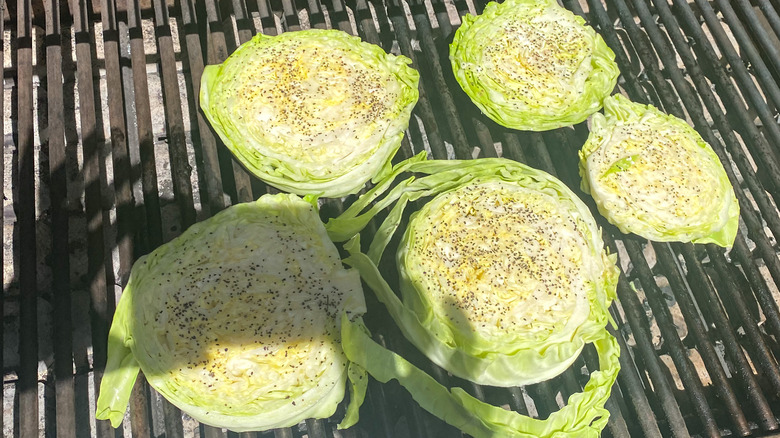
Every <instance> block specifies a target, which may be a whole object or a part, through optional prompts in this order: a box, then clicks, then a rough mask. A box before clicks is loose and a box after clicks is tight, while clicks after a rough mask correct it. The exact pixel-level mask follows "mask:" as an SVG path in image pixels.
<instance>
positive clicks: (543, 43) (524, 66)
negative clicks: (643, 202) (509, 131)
mask: <svg viewBox="0 0 780 438" xmlns="http://www.w3.org/2000/svg"><path fill="white" fill-rule="evenodd" d="M614 59H615V55H614V53H613V52H612V50H610V48H609V47H607V45H606V44H605V43H604V40H602V38H601V36H599V35H598V34H596V32H595V31H594V30H593V29H592V28H591V27H589V26H586V25H585V20H584V19H583V18H582V17H579V16H576V15H574V14H573V13H571V12H570V11H568V10H566V9H564V8H562V7H560V6H559V5H558V3H557V2H556V1H555V0H541V1H540V0H507V1H505V2H503V3H501V4H498V3H494V2H491V3H489V4H488V5H487V6H486V7H485V10H484V11H483V13H482V14H481V15H478V16H472V15H466V16H465V17H464V19H463V24H462V25H461V26H460V28H459V29H458V31H457V32H456V33H455V37H454V39H453V41H452V44H451V45H450V61H451V63H452V70H453V72H454V74H455V78H456V79H457V81H458V83H459V84H460V85H461V87H462V88H463V90H464V91H465V92H466V94H468V96H469V97H470V98H471V100H472V101H473V102H474V104H475V105H476V106H477V107H479V109H480V110H482V112H483V113H485V114H486V115H487V116H488V117H490V118H491V119H492V120H494V121H495V122H497V123H499V124H501V125H503V126H506V127H509V128H514V129H521V130H529V131H545V130H549V129H554V128H559V127H561V126H567V125H571V124H575V123H579V122H582V121H583V120H585V119H586V118H588V116H589V115H591V114H593V113H594V112H596V111H598V110H599V108H601V101H602V100H603V99H604V97H606V96H609V94H610V93H611V92H612V89H613V88H614V87H615V84H616V82H617V77H618V74H619V69H618V67H617V64H615V61H614Z"/></svg>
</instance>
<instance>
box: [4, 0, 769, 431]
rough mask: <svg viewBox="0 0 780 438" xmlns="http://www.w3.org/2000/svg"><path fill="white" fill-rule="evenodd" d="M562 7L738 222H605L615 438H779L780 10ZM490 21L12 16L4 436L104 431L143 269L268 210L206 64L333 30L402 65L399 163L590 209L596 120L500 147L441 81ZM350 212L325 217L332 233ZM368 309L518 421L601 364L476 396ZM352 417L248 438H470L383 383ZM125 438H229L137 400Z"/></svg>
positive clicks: (73, 12)
mask: <svg viewBox="0 0 780 438" xmlns="http://www.w3.org/2000/svg"><path fill="white" fill-rule="evenodd" d="M93 2H94V3H93ZM399 2H400V3H399ZM3 3H4V4H5V3H6V2H3ZM563 5H564V6H565V7H567V8H569V9H571V10H572V11H574V12H575V13H577V14H580V15H583V16H584V17H585V18H586V20H587V21H588V22H589V23H590V24H591V25H593V26H594V27H595V28H596V29H597V31H598V32H599V33H600V34H601V35H602V36H603V38H604V40H605V41H606V42H607V44H608V45H609V46H610V47H611V48H612V49H613V50H614V51H615V53H616V56H617V62H618V64H619V66H620V69H621V72H622V75H621V78H620V80H619V83H618V87H619V91H620V92H622V93H624V94H627V95H628V96H629V97H630V98H631V99H632V100H634V101H638V102H643V103H652V104H654V105H656V106H658V107H659V108H662V109H663V110H664V111H666V112H667V113H671V114H674V115H676V116H678V117H681V118H683V119H686V120H688V121H689V123H690V124H692V125H693V126H695V127H696V129H697V130H698V131H699V132H700V133H701V134H702V136H703V138H704V139H705V140H706V141H708V142H709V143H710V144H711V145H712V146H713V149H714V150H715V152H716V153H717V154H718V156H719V157H720V159H721V161H723V162H724V163H725V167H726V171H727V173H728V175H729V178H730V179H731V181H732V184H733V185H734V187H735V189H736V192H737V198H738V199H739V202H740V205H741V208H742V213H741V219H742V220H741V224H740V233H739V234H738V235H737V240H736V243H735V245H734V247H733V249H731V250H730V251H724V250H723V249H721V248H719V247H716V246H712V245H706V246H702V245H690V244H657V243H652V244H651V243H648V242H647V241H645V240H642V239H639V238H637V237H635V236H626V235H623V234H621V233H619V232H618V231H617V230H616V229H615V228H614V227H612V226H610V225H609V224H607V223H606V221H604V220H603V219H602V218H600V217H599V216H598V215H596V216H597V218H598V219H599V221H600V223H601V225H602V226H603V227H604V231H605V241H606V242H607V244H608V246H610V247H611V249H612V250H613V251H616V252H618V254H619V264H620V266H621V268H622V271H623V273H624V275H622V276H621V282H620V284H619V288H618V301H617V302H616V303H615V304H614V305H613V308H612V310H613V315H614V317H615V320H616V321H617V322H618V329H617V330H616V331H615V333H616V334H617V335H618V339H619V341H620V345H621V347H622V350H623V354H622V355H621V363H622V371H621V373H620V376H619V378H618V383H617V384H616V386H615V387H614V389H613V397H612V399H611V400H610V401H609V403H608V404H607V407H608V408H609V410H610V411H611V413H612V416H611V418H610V422H609V424H608V426H607V428H606V430H605V433H604V436H613V437H627V436H636V437H642V436H648V437H687V436H702V437H717V436H761V437H763V436H780V430H779V428H780V427H779V426H778V416H780V366H779V365H778V358H779V357H780V344H779V343H778V341H780V313H779V312H778V297H779V296H780V293H779V292H778V284H780V258H779V257H778V248H777V241H776V236H777V235H778V233H780V214H779V213H778V210H777V208H776V202H777V200H778V195H780V152H778V147H779V146H780V124H779V122H780V116H779V115H778V108H780V85H778V84H779V83H780V40H778V38H779V37H780V16H779V15H778V13H779V12H780V1H777V0H754V1H753V2H750V1H748V0H734V1H728V0H713V1H706V0H690V1H686V0H608V1H606V2H603V1H602V0H587V1H586V0H579V1H575V0H566V1H563ZM483 7H484V3H483V2H482V0H474V3H472V2H471V1H468V2H467V1H463V0H458V1H455V2H454V3H453V2H452V1H450V0H446V1H444V0H431V1H425V2H421V1H419V0H414V1H410V2H406V1H404V0H387V1H386V2H382V1H381V0H376V1H374V0H350V1H347V3H346V4H345V3H342V0H323V1H322V2H320V1H318V0H297V1H295V2H293V0H270V3H267V2H266V1H265V0H259V1H255V0H232V1H227V0H225V1H222V2H218V1H216V0H197V1H196V0H175V1H174V0H171V1H168V2H167V4H166V2H165V1H164V0H150V1H148V0H146V1H141V2H138V1H137V0H135V1H133V0H118V1H117V2H116V3H114V2H113V1H112V0H102V1H101V2H98V1H97V0H91V1H90V0H70V1H68V2H65V1H62V2H59V3H58V0H43V1H42V2H41V1H34V2H31V1H30V0H19V1H18V4H17V2H13V1H11V2H8V5H7V11H6V14H5V16H6V17H7V19H6V21H4V22H2V24H1V25H0V26H2V27H3V29H2V31H0V33H1V34H2V35H3V41H4V44H3V45H2V46H0V50H2V55H3V60H4V63H3V78H4V92H3V94H2V101H1V102H2V105H3V115H4V116H3V118H2V125H1V126H0V129H2V133H3V135H4V137H3V138H4V145H5V147H4V149H3V152H4V153H3V159H4V161H3V166H2V167H0V168H2V170H3V176H4V179H3V182H4V192H3V193H4V195H5V198H4V199H5V202H4V214H3V216H2V217H3V231H4V238H3V243H4V251H3V253H2V257H3V273H4V282H3V284H4V295H3V300H2V301H1V302H0V303H2V314H3V317H4V319H3V325H2V326H1V327H2V330H3V333H2V339H3V344H2V347H3V348H2V363H3V370H4V373H3V377H4V379H3V402H4V406H3V407H4V409H3V415H2V417H0V421H2V430H3V432H4V434H5V436H22V437H37V436H47V437H49V436H55V434H56V436H57V437H60V438H62V437H74V436H78V437H86V436H96V437H101V438H104V437H109V436H112V437H113V436H115V435H114V433H115V432H114V431H113V430H112V429H111V428H110V426H109V424H108V422H106V421H100V422H95V420H94V402H95V388H96V387H98V386H99V381H100V378H101V374H102V370H103V367H104V364H105V360H106V357H105V356H106V349H105V345H106V336H107V331H108V327H109V324H110V318H111V316H110V315H111V309H112V308H113V307H114V304H115V300H116V296H117V295H118V294H119V293H120V292H121V288H122V286H123V285H124V284H125V282H126V281H127V278H128V274H129V271H130V267H131V265H132V262H133V261H134V260H135V259H136V258H137V257H138V256H140V255H142V254H144V253H147V252H149V251H150V250H152V249H153V248H155V247H157V246H159V245H160V244H161V243H163V242H165V241H168V240H170V239H171V238H173V237H174V236H176V235H178V234H180V233H181V231H182V230H183V229H185V228H186V227H188V226H189V225H191V224H193V223H194V222H196V221H198V220H201V219H203V218H206V217H208V216H210V215H212V214H214V213H215V212H217V211H219V210H221V209H223V208H224V207H225V206H227V205H230V204H233V203H237V202H242V201H248V200H251V199H254V198H257V197H258V196H260V195H261V194H263V193H266V192H268V188H267V187H266V186H264V185H262V184H260V183H259V182H258V181H257V180H255V179H252V178H250V177H249V175H248V174H247V173H246V172H245V171H244V170H243V169H242V168H241V167H240V165H238V164H237V163H236V162H234V161H232V158H231V156H230V154H229V152H227V150H226V149H225V148H224V146H223V145H221V144H220V143H219V140H218V139H217V138H216V136H215V134H214V133H213V131H211V130H210V128H209V126H208V124H207V122H206V120H205V118H204V117H203V115H202V113H200V112H199V111H198V110H197V104H196V100H195V97H196V96H197V94H198V91H199V90H198V86H199V80H200V75H201V72H202V70H203V66H204V65H205V64H212V63H217V62H220V61H222V60H224V59H225V58H226V57H227V55H228V54H229V53H230V52H231V51H232V50H233V49H234V48H235V47H236V46H237V45H238V44H240V43H241V42H244V41H247V40H248V39H249V38H251V36H252V35H253V34H255V33H257V32H262V33H265V34H276V33H279V32H283V31H293V30H298V29H305V28H310V27H316V28H337V29H341V30H344V31H346V32H349V33H351V34H355V35H359V36H360V37H361V38H363V39H364V40H365V41H368V42H371V43H375V44H378V45H380V46H382V47H383V48H384V49H385V50H387V51H391V52H393V53H396V54H399V53H400V54H404V55H406V56H408V57H410V58H412V60H413V61H414V65H413V66H414V67H415V68H416V69H418V70H419V71H420V73H421V94H420V101H419V103H418V105H417V107H416V108H415V110H414V112H413V117H412V121H411V124H410V128H409V130H408V135H407V137H406V139H405V140H404V143H403V145H402V147H401V151H400V152H399V154H398V155H397V157H396V160H397V161H398V160H400V159H403V158H406V157H410V156H411V155H413V154H414V153H416V152H419V151H421V150H424V149H425V150H428V151H429V153H430V155H431V156H432V157H434V158H440V159H444V158H473V157H477V156H479V157H495V156H504V157H508V158H511V159H515V160H518V161H521V162H524V163H527V164H529V165H531V166H533V167H536V168H540V169H543V170H546V171H548V172H550V173H553V174H555V175H557V176H558V177H559V178H561V179H562V180H563V181H564V182H565V183H567V184H568V185H569V186H570V187H572V188H573V189H574V190H575V191H577V192H578V193H580V194H581V192H579V189H578V187H579V175H578V172H577V153H576V152H577V150H578V149H579V147H580V146H581V145H582V144H583V143H584V141H585V138H586V137H587V134H588V130H587V125H586V124H585V123H583V124H580V125H577V126H575V127H574V128H562V129H558V130H555V131H550V132H545V133H528V132H519V131H512V130H508V129H505V128H502V127H500V126H498V125H496V124H495V123H493V122H491V121H490V120H488V119H487V118H486V117H484V116H482V115H480V114H479V111H478V110H476V108H475V107H474V106H473V105H472V104H471V102H470V101H469V100H468V98H467V97H466V96H465V94H464V93H463V92H462V91H461V89H460V87H459V86H458V85H457V83H456V82H455V80H454V79H453V77H452V72H451V68H450V64H449V60H448V58H447V56H448V44H449V42H450V41H451V40H452V35H453V32H454V30H455V29H457V26H458V25H459V24H460V18H459V17H460V16H462V15H464V14H466V13H468V12H471V13H478V12H480V11H481V10H482V8H483ZM582 197H583V199H584V200H585V201H586V202H587V203H588V204H589V206H591V207H594V205H593V202H592V200H591V199H590V198H589V197H587V196H585V195H583V196H582ZM350 200H351V199H347V200H346V201H345V202H347V203H348V202H350ZM341 205H342V204H340V203H338V202H330V203H328V204H326V205H325V206H323V212H324V214H325V215H335V214H337V212H338V211H339V210H340V208H341ZM594 212H595V208H594ZM386 271H387V272H392V270H386ZM366 295H367V300H368V302H369V314H370V316H369V317H367V318H366V321H367V323H368V325H369V328H370V329H371V330H372V333H373V334H374V338H375V339H377V340H379V341H381V342H383V343H384V344H385V345H386V346H388V347H389V348H391V349H393V350H395V351H397V352H399V353H401V354H403V355H404V356H405V357H407V358H409V359H410V360H412V361H413V362H414V363H416V364H418V365H419V366H421V367H422V368H423V369H424V370H426V371H428V372H430V373H431V374H432V375H433V376H435V377H436V378H437V379H438V380H439V381H440V382H442V383H444V384H446V385H451V386H454V385H458V386H462V387H464V388H465V389H466V390H467V391H469V392H470V393H472V394H474V395H475V396H477V397H478V398H481V399H484V400H486V401H489V402H491V403H493V404H497V405H502V406H505V407H507V408H510V409H514V410H517V411H519V412H522V413H528V414H530V415H533V416H538V417H542V418H544V417H546V416H547V415H548V414H549V413H550V412H551V411H554V410H557V409H558V404H559V403H562V402H563V401H564V400H566V399H567V397H568V396H569V395H570V394H571V393H573V392H578V391H580V390H581V388H582V385H583V384H584V382H585V381H586V380H587V374H586V373H583V372H582V370H583V367H588V368H589V369H592V368H590V367H592V366H594V365H595V364H596V360H595V354H594V351H592V350H591V349H586V350H585V351H584V353H583V355H582V357H580V358H579V359H578V360H577V361H576V362H575V364H574V365H573V366H572V368H571V369H569V370H568V371H566V372H565V373H564V374H563V375H561V376H559V377H557V378H555V379H553V380H551V381H548V382H544V383H540V384H536V385H532V386H529V387H524V388H514V389H496V388H490V387H479V386H476V385H474V384H471V383H469V382H465V381H461V380H458V379H455V378H451V377H449V376H447V375H446V373H445V372H443V371H442V370H441V369H438V368H436V367H435V366H433V365H432V364H430V363H429V362H427V361H426V360H425V359H424V357H423V356H422V355H421V354H420V353H419V352H417V351H416V350H415V349H414V348H413V347H411V345H410V344H409V343H408V342H407V341H406V340H405V339H404V338H403V337H402V336H401V335H400V332H399V331H398V329H397V328H396V327H395V326H394V325H393V323H392V321H391V320H390V318H389V317H388V316H387V314H386V312H385V309H384V308H383V307H382V306H381V305H380V304H378V303H377V301H376V299H375V298H373V296H372V294H371V293H370V292H369V291H368V290H367V294H366ZM361 414H362V418H361V421H360V423H358V425H357V426H356V427H354V428H352V429H349V430H346V431H338V430H336V424H337V423H338V421H340V419H341V417H342V416H343V409H342V410H340V411H339V412H337V413H336V415H335V416H334V418H332V419H325V420H316V421H312V420H309V421H306V422H305V423H302V424H300V425H299V426H297V427H294V428H290V429H284V430H276V431H272V432H265V433H245V434H241V436H242V437H269V438H270V437H275V438H288V437H303V436H308V437H310V438H322V437H372V438H373V437H456V436H460V433H459V432H458V431H457V430H455V429H453V428H451V427H449V426H447V425H445V424H443V423H442V422H440V421H439V420H437V419H436V418H434V417H433V416H431V415H430V414H428V413H427V412H425V411H423V410H421V409H420V408H419V407H418V406H417V405H416V404H415V403H414V402H413V401H412V400H411V398H410V397H409V395H408V394H407V393H406V392H405V391H404V390H403V389H402V388H401V387H400V386H398V385H397V384H396V383H393V382H391V383H389V384H386V385H380V384H378V383H376V382H375V381H372V382H371V383H370V385H369V392H368V397H367V400H366V403H365V405H364V407H363V409H362V410H361ZM117 433H118V434H119V435H116V436H120V435H123V436H127V437H129V436H131V434H132V436H137V437H145V436H155V437H157V436H162V435H164V436H167V437H176V438H177V437H185V436H186V437H191V436H200V437H226V436H237V435H236V434H233V433H228V432H225V431H222V430H218V429H214V428H210V427H206V426H201V425H198V424H197V423H195V422H194V421H192V420H190V419H189V418H187V417H186V416H183V415H182V414H181V412H179V411H178V410H177V409H176V408H174V407H172V406H171V405H170V404H168V403H167V402H165V401H164V400H162V399H161V398H160V397H159V396H158V395H157V394H156V393H155V392H154V391H152V390H150V389H149V388H148V386H146V384H145V383H139V384H137V387H136V391H135V392H134V396H133V398H132V400H131V409H130V411H129V415H128V417H127V418H126V421H125V422H124V425H123V428H122V429H120V430H119V431H118V432H117Z"/></svg>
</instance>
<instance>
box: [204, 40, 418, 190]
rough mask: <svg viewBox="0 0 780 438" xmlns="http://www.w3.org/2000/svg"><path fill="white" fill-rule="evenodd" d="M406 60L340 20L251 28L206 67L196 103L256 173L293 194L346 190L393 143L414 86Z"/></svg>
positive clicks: (378, 165) (383, 161)
mask: <svg viewBox="0 0 780 438" xmlns="http://www.w3.org/2000/svg"><path fill="white" fill-rule="evenodd" d="M410 63H411V60H410V59H408V58H406V57H404V56H394V55H391V54H388V53H386V52H385V51H384V50H383V49H382V48H381V47H379V46H376V45H373V44H369V43H366V42H363V41H361V40H360V38H358V37H354V36H350V35H348V34H347V33H345V32H342V31H339V30H321V29H311V30H304V31H296V32H286V33H282V34H280V35H278V36H266V35H262V34H257V35H256V36H255V37H254V38H252V40H250V41H248V42H246V43H245V44H242V45H241V46H240V47H239V48H238V49H236V51H235V52H234V53H233V54H231V55H230V56H229V57H228V59H227V60H226V61H225V62H224V63H222V64H221V65H212V66H207V67H206V68H205V70H204V71H203V77H202V80H201V83H202V85H201V93H200V106H201V108H202V109H203V112H204V113H205V115H206V117H207V118H208V120H209V121H210V122H211V126H212V127H213V128H214V130H215V131H216V132H217V134H219V136H220V138H221V139H222V140H223V142H224V143H225V145H226V146H227V147H228V148H229V149H230V151H231V152H233V154H234V155H235V157H236V158H237V159H238V160H239V161H240V162H241V163H242V164H243V165H244V166H245V167H246V168H247V169H248V170H249V171H250V172H251V173H252V174H254V175H255V176H256V177H258V178H259V179H261V180H263V181H265V182H266V183H268V184H270V185H272V186H274V187H277V188H279V189H281V190H284V191H287V192H291V193H296V194H299V195H307V194H314V195H318V196H325V197H340V196H345V195H348V194H351V193H356V192H357V191H358V190H360V189H361V188H362V187H363V185H364V184H365V183H366V182H367V181H368V180H370V179H372V178H374V177H376V176H377V175H378V174H380V173H381V171H382V170H383V169H384V168H385V166H389V162H390V160H391V159H392V157H393V156H394V155H395V153H396V151H397V150H398V148H399V147H400V145H401V139H402V138H403V136H404V131H405V129H406V127H407V126H408V124H409V117H410V114H411V111H412V108H413V107H414V105H415V103H416V102H417V98H418V95H419V92H418V82H419V74H418V73H417V71H416V70H414V69H412V68H411V67H409V66H408V64H410Z"/></svg>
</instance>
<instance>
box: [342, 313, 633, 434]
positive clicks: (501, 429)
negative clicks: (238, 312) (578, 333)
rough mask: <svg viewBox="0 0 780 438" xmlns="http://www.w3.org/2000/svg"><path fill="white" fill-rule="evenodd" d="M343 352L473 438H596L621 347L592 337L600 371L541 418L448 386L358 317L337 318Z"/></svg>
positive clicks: (609, 338) (603, 423)
mask: <svg viewBox="0 0 780 438" xmlns="http://www.w3.org/2000/svg"><path fill="white" fill-rule="evenodd" d="M341 333H342V338H343V343H344V352H345V353H346V354H347V357H348V358H349V360H351V361H353V363H358V364H360V365H362V366H363V367H365V368H366V369H367V370H368V371H369V373H370V374H371V375H372V376H373V377H374V378H375V379H377V380H378V381H380V382H382V383H386V382H388V381H390V380H393V379H395V380H397V381H398V383H400V384H401V385H402V386H403V387H404V388H406V390H407V391H409V393H410V394H411V396H412V398H413V399H414V400H415V401H416V402H417V403H418V404H419V405H420V406H421V407H422V408H423V409H425V410H427V411H428V412H430V413H432V414H433V415H435V416H436V417H438V418H440V419H442V420H443V421H445V422H446V423H448V424H450V425H452V426H455V427H457V428H458V429H460V430H462V431H464V432H466V433H468V434H469V435H471V436H473V437H475V438H498V437H501V438H553V437H554V438H565V437H571V438H597V437H599V436H600V435H601V431H602V430H603V429H604V427H605V426H606V424H607V421H608V420H609V411H608V410H607V409H605V408H604V404H605V403H606V401H607V399H608V398H609V396H610V393H611V389H612V385H613V384H614V383H615V379H616V378H617V375H618V372H619V370H620V363H619V355H620V347H619V346H618V343H617V341H616V340H615V338H614V337H612V336H611V335H610V334H609V333H608V332H607V331H606V330H603V329H602V331H601V333H600V336H599V337H598V338H597V339H596V340H595V341H594V343H593V344H594V346H595V348H596V351H597V352H598V355H599V367H600V369H599V370H596V371H593V372H592V373H591V376H590V380H588V383H587V384H586V385H585V387H584V389H583V391H582V392H580V393H576V394H572V395H571V397H569V400H568V402H567V404H566V406H564V407H563V408H562V409H560V410H559V411H556V412H553V413H552V414H550V416H549V417H548V418H547V419H546V420H540V419H536V418H531V417H527V416H524V415H521V414H519V413H517V412H513V411H508V410H505V409H502V408H499V407H496V406H492V405H490V404H487V403H485V402H482V401H480V400H478V399H476V398H474V397H472V396H471V395H469V394H468V393H467V392H466V391H464V390H463V389H461V388H458V387H455V388H452V389H449V390H448V389H447V388H445V387H444V386H442V385H441V384H439V383H438V382H437V381H436V380H435V379H434V378H432V377H431V376H429V375H428V374H426V373H425V372H424V371H422V370H420V369H419V368H417V367H415V366H414V365H412V364H411V363H409V362H408V361H407V360H405V359H404V358H403V357H401V356H399V355H398V354H396V353H393V352H392V351H390V350H387V349H385V348H383V347H382V346H380V345H379V344H377V343H376V342H374V341H373V340H372V339H371V337H370V336H369V335H368V334H367V333H366V331H364V330H363V329H362V325H361V324H360V322H359V321H355V322H352V321H350V320H349V319H347V318H343V319H342V328H341Z"/></svg>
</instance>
